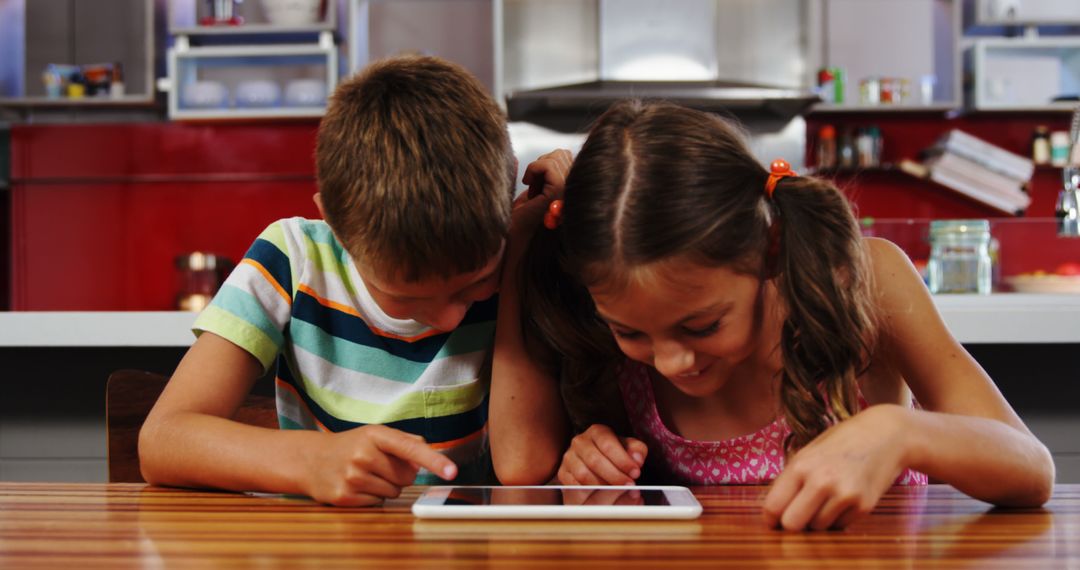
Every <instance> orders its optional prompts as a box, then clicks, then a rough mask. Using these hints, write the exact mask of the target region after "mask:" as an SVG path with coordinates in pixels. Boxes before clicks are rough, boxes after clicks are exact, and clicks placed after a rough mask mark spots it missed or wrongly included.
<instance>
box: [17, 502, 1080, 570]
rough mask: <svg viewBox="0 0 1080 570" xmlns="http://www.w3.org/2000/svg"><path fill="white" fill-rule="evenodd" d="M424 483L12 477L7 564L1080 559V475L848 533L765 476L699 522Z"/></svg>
mask: <svg viewBox="0 0 1080 570" xmlns="http://www.w3.org/2000/svg"><path fill="white" fill-rule="evenodd" d="M420 490H421V488H418V487H414V488H410V489H407V490H406V492H405V494H403V495H402V497H401V498H399V499H395V500H393V501H389V502H387V503H386V504H385V505H384V506H382V507H378V508H349V509H346V508H335V507H327V506H323V505H319V504H317V503H313V502H311V501H309V500H306V499H300V498H287V497H274V496H251V495H244V494H235V493H214V492H203V491H189V490H180V489H163V488H156V487H148V486H145V485H142V484H61V483H0V568H4V569H15V568H65V569H71V570H83V569H86V568H133V567H139V568H172V567H191V566H199V567H212V568H222V567H258V568H331V567H350V568H356V567H376V568H475V567H513V568H540V567H561V568H567V569H569V568H577V567H586V566H587V567H589V568H604V567H609V568H614V567H617V568H620V569H631V568H663V569H665V570H670V569H676V568H683V567H716V566H732V567H740V568H760V567H783V568H792V567H795V568H797V567H844V568H897V567H899V568H923V567H949V568H955V567H965V568H993V567H1000V568H1041V567H1050V568H1077V569H1080V485H1059V486H1058V487H1057V488H1056V489H1055V493H1054V497H1053V499H1052V500H1051V501H1050V503H1048V504H1047V505H1046V506H1045V507H1044V508H1040V509H1018V510H1005V509H995V508H992V507H991V506H990V505H987V504H986V503H982V502H979V501H976V500H973V499H970V498H968V497H966V496H964V495H962V494H961V493H958V492H957V491H955V490H953V489H952V488H951V487H947V486H940V485H934V486H930V487H926V488H894V489H892V490H890V491H889V492H888V494H886V495H885V497H884V498H883V499H882V500H881V502H880V504H879V505H878V507H877V509H876V510H875V511H874V513H873V514H872V515H870V516H869V517H867V518H865V519H863V520H861V521H859V522H858V523H856V524H855V525H854V526H852V527H851V528H849V529H847V530H844V531H830V532H781V531H776V530H770V529H767V528H765V527H764V526H763V523H762V519H761V512H760V505H761V501H762V500H763V497H764V493H765V491H766V488H765V487H713V488H701V489H696V490H695V492H696V494H697V495H698V498H699V500H700V501H701V503H702V505H703V506H704V507H705V511H704V514H703V515H702V516H701V518H700V519H698V520H694V521H669V522H657V521H561V522H560V521H468V522H467V521H439V520H421V519H416V518H414V517H413V516H412V514H411V512H410V510H409V507H410V505H411V503H412V500H413V499H415V497H416V496H417V494H418V493H419V492H420Z"/></svg>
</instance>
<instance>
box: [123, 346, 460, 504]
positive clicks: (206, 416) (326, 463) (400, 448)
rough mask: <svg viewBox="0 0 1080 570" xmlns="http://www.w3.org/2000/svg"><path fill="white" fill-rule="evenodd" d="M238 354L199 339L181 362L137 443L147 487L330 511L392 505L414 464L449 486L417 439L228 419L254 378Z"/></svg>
mask: <svg viewBox="0 0 1080 570" xmlns="http://www.w3.org/2000/svg"><path fill="white" fill-rule="evenodd" d="M261 370H262V367H261V365H260V364H259V362H258V361H257V360H256V359H255V358H254V357H253V356H252V355H251V354H249V353H248V352H247V351H245V350H243V349H241V348H240V347H238V346H236V345H235V344H233V343H231V342H229V341H228V340H225V339H224V338H222V337H220V336H218V335H215V334H213V333H209V332H205V333H203V334H202V335H201V336H200V337H199V338H198V339H197V340H196V341H195V344H194V345H193V346H192V347H191V349H190V350H189V351H188V352H187V354H186V355H185V356H184V358H183V360H182V361H181V362H180V365H179V367H178V368H177V369H176V372H175V373H174V374H173V376H172V378H171V379H170V380H169V383H168V384H167V385H166V388H165V391H164V392H163V393H162V395H161V397H160V398H159V400H158V402H157V404H155V406H154V408H153V410H151V412H150V415H149V416H148V417H147V419H146V423H145V424H144V425H143V429H142V431H141V432H140V434H139V459H140V463H141V467H142V473H143V477H144V478H145V479H146V480H147V481H148V482H150V483H151V484H159V485H173V486H183V487H214V488H220V489H228V490H235V491H266V492H275V493H294V494H303V495H308V496H311V497H313V498H314V499H316V500H319V501H322V502H325V503H330V504H336V505H366V504H373V503H377V502H379V501H381V500H382V499H383V498H384V497H393V496H397V494H398V493H400V488H401V487H403V486H405V485H409V484H411V483H412V482H413V480H414V478H415V477H416V470H417V469H416V465H420V466H422V467H425V468H427V469H429V470H430V471H432V472H433V473H436V474H439V475H442V476H444V477H445V478H452V477H453V476H454V474H455V473H456V467H455V466H454V464H453V463H452V462H451V461H450V460H449V459H447V458H446V457H444V456H443V455H441V454H439V453H438V452H436V451H434V450H433V449H431V448H429V447H428V446H427V445H425V444H424V443H423V440H422V439H421V438H419V437H418V436H412V435H409V434H405V433H403V432H400V431H397V430H393V429H390V428H387V427H385V426H365V427H362V428H358V429H354V430H350V431H348V432H342V433H337V434H330V433H323V432H318V431H309V430H276V429H267V428H260V427H255V426H249V425H245V424H241V423H239V422H235V421H232V420H231V419H228V418H230V417H232V415H233V413H235V411H236V409H237V407H238V406H239V405H240V403H241V402H242V401H243V399H244V397H245V396H246V395H247V393H248V392H249V391H250V389H251V386H252V385H253V384H254V382H255V380H256V379H257V378H258V377H259V375H260V374H261Z"/></svg>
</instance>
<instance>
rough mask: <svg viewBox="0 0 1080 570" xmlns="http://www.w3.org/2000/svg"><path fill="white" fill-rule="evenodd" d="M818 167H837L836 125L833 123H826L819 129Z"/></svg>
mask: <svg viewBox="0 0 1080 570" xmlns="http://www.w3.org/2000/svg"><path fill="white" fill-rule="evenodd" d="M817 167H818V169H819V170H821V169H829V168H836V127H834V126H832V125H824V126H822V127H821V130H819V131H818V140H817Z"/></svg>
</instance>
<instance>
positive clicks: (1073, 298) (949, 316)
mask: <svg viewBox="0 0 1080 570" xmlns="http://www.w3.org/2000/svg"><path fill="white" fill-rule="evenodd" d="M934 302H935V303H936V304H937V306H938V309H939V310H940V311H941V314H942V316H943V317H944V319H945V323H946V324H947V325H948V327H949V329H950V330H952V332H953V334H954V335H955V336H956V337H957V338H958V339H959V340H960V342H963V343H975V344H978V343H1080V295H1064V294H1062V295H1049V294H1022V293H1002V294H994V295H988V296H980V295H937V296H935V297H934ZM194 321H195V313H188V312H176V311H149V312H133V311H124V312H0V346H8V347H20V346H26V347H50V346H53V347H62V346H71V347H75V346H80V347H125V346H132V347H152V346H188V345H190V344H191V343H192V341H193V340H194V338H195V337H194V335H192V334H191V325H192V323H193V322H194Z"/></svg>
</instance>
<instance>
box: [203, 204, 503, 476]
mask: <svg viewBox="0 0 1080 570" xmlns="http://www.w3.org/2000/svg"><path fill="white" fill-rule="evenodd" d="M497 304H498V301H497V298H496V297H492V298H490V299H488V300H486V301H482V302H479V303H474V304H473V306H472V307H471V308H470V309H469V311H468V312H467V313H466V315H465V318H464V320H463V321H462V322H461V324H460V325H459V326H458V327H457V328H456V329H455V330H453V331H450V332H441V331H437V330H434V329H431V328H429V327H427V326H426V325H423V324H421V323H418V322H416V321H413V320H400V319H394V318H391V317H389V316H387V315H386V313H384V312H383V311H382V310H381V309H380V308H379V306H378V305H376V304H375V301H374V300H373V299H372V298H371V295H370V294H369V293H368V291H367V287H366V286H365V285H364V282H363V281H361V279H360V276H359V274H358V273H357V271H356V266H355V265H354V263H353V261H352V257H351V256H350V255H349V254H348V253H346V251H345V250H344V248H343V247H342V246H341V244H340V243H339V242H338V241H337V240H336V239H335V238H334V236H333V234H332V233H331V231H330V228H329V226H327V225H326V223H325V222H323V221H321V220H319V221H313V220H305V219H303V218H290V219H286V220H279V221H277V222H274V223H273V224H271V225H270V226H269V227H268V228H266V230H264V231H263V232H262V234H260V235H259V237H258V239H256V240H255V243H254V244H253V245H252V246H251V248H250V249H249V250H248V252H247V253H246V254H245V255H244V259H243V260H242V261H241V262H240V264H238V265H237V267H236V269H235V270H234V271H233V272H232V274H231V275H229V278H228V279H227V280H226V281H225V283H224V284H223V285H222V287H221V289H220V290H219V291H218V293H217V295H216V296H214V300H213V302H211V303H210V306H209V307H207V308H206V310H204V311H203V312H202V314H201V315H199V317H198V319H197V320H196V321H195V325H194V330H195V334H200V333H201V332H202V331H209V332H212V333H214V334H216V335H219V336H221V337H224V338H225V339H227V340H229V341H231V342H232V343H234V344H236V345H237V346H239V347H241V348H243V349H244V350H246V351H248V352H250V353H251V354H252V355H253V356H255V358H257V359H258V360H259V362H260V363H262V365H263V368H264V369H265V370H270V369H271V366H275V365H276V382H275V384H276V394H277V412H278V421H279V424H280V425H281V428H282V429H315V430H322V431H329V432H339V431H344V430H347V429H351V428H354V427H359V426H362V425H366V424H383V425H386V426H389V427H392V428H396V429H400V430H402V431H406V432H409V433H413V434H417V435H421V436H423V437H424V438H425V439H426V440H427V441H428V443H429V444H431V445H432V446H433V447H435V448H436V449H438V450H440V451H441V452H443V453H445V454H446V455H447V456H448V457H450V458H451V459H452V460H453V461H454V462H455V463H457V465H458V470H459V475H458V478H457V481H458V482H459V483H474V484H479V483H490V482H493V475H492V470H491V460H490V455H489V453H488V443H487V432H486V429H487V394H488V380H487V378H484V377H482V376H483V375H482V374H481V367H482V366H483V365H484V363H485V359H486V357H487V356H488V355H489V354H488V353H489V351H490V349H491V347H492V345H493V343H494V332H495V310H496V306H497ZM435 481H436V479H435V477H434V476H433V475H431V474H430V473H428V472H427V471H424V470H422V471H421V473H420V474H419V475H418V477H417V483H418V484H427V483H433V482H435Z"/></svg>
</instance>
